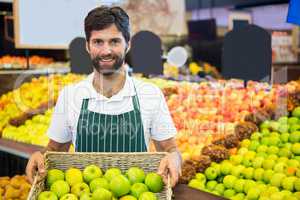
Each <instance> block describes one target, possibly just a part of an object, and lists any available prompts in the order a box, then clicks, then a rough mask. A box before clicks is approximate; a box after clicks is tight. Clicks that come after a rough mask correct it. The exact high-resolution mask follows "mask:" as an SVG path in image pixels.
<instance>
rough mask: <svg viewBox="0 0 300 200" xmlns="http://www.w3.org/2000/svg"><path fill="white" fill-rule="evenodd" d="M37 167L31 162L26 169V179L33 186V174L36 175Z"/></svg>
mask: <svg viewBox="0 0 300 200" xmlns="http://www.w3.org/2000/svg"><path fill="white" fill-rule="evenodd" d="M34 169H35V166H34V164H32V163H31V162H29V163H28V165H27V167H26V177H27V180H28V181H29V182H30V183H31V184H32V183H33V173H34Z"/></svg>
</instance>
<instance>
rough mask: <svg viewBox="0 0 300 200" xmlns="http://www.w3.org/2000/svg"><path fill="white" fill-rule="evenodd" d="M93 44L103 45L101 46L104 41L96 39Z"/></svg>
mask: <svg viewBox="0 0 300 200" xmlns="http://www.w3.org/2000/svg"><path fill="white" fill-rule="evenodd" d="M93 43H94V44H95V45H101V44H102V43H103V41H102V40H99V39H96V40H94V41H93Z"/></svg>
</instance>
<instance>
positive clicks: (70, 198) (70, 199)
mask: <svg viewBox="0 0 300 200" xmlns="http://www.w3.org/2000/svg"><path fill="white" fill-rule="evenodd" d="M59 200H78V198H77V196H76V195H75V194H65V195H64V196H62V197H61V198H60V199H59Z"/></svg>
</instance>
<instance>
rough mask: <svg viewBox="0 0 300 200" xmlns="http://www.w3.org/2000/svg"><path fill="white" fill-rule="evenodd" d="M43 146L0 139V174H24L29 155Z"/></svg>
mask: <svg viewBox="0 0 300 200" xmlns="http://www.w3.org/2000/svg"><path fill="white" fill-rule="evenodd" d="M42 149H43V147H41V146H36V145H31V144H25V143H20V142H14V141H12V140H7V139H0V163H1V165H0V176H10V177H12V176H14V175H16V174H24V173H25V168H26V164H27V161H28V158H29V157H30V155H31V154H32V153H33V152H35V151H40V150H42Z"/></svg>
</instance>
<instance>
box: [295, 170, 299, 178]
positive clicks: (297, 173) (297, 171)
mask: <svg viewBox="0 0 300 200" xmlns="http://www.w3.org/2000/svg"><path fill="white" fill-rule="evenodd" d="M296 176H297V177H298V178H300V169H297V170H296Z"/></svg>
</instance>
